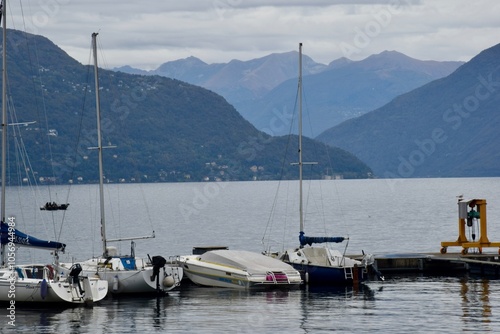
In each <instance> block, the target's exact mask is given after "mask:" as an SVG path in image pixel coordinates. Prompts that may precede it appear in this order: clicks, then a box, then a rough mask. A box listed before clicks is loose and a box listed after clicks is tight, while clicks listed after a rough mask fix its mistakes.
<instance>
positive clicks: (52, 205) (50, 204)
mask: <svg viewBox="0 0 500 334" xmlns="http://www.w3.org/2000/svg"><path fill="white" fill-rule="evenodd" d="M68 206H69V203H64V204H57V203H56V202H47V203H45V205H44V206H41V207H40V210H46V211H57V210H66V209H67V208H68Z"/></svg>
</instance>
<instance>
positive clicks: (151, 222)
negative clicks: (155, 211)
mask: <svg viewBox="0 0 500 334" xmlns="http://www.w3.org/2000/svg"><path fill="white" fill-rule="evenodd" d="M139 189H141V197H142V200H143V201H144V206H145V207H146V214H147V216H148V221H149V227H151V230H152V231H153V232H154V226H153V221H152V220H151V213H150V211H149V206H148V201H146V196H145V194H144V189H143V188H142V183H139Z"/></svg>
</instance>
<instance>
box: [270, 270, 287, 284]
mask: <svg viewBox="0 0 500 334" xmlns="http://www.w3.org/2000/svg"><path fill="white" fill-rule="evenodd" d="M266 282H272V283H274V284H281V283H290V280H289V279H288V275H287V274H286V273H284V272H280V271H278V272H273V271H268V272H266Z"/></svg>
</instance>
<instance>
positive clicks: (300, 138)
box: [299, 43, 304, 232]
mask: <svg viewBox="0 0 500 334" xmlns="http://www.w3.org/2000/svg"><path fill="white" fill-rule="evenodd" d="M302 165H303V164H302V43H299V214H300V232H303V231H304V209H303V204H302V167H303V166H302Z"/></svg>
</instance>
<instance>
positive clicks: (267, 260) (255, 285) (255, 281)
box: [179, 249, 302, 290]
mask: <svg viewBox="0 0 500 334" xmlns="http://www.w3.org/2000/svg"><path fill="white" fill-rule="evenodd" d="M179 264H180V266H181V267H182V268H183V269H184V273H185V274H186V276H187V277H188V278H189V279H190V280H191V281H192V282H193V283H195V284H198V285H203V286H211V287H221V288H234V289H242V290H250V289H273V288H296V287H299V286H300V284H301V283H302V279H301V277H300V273H299V272H298V271H297V270H295V269H294V268H293V267H292V266H290V265H288V264H286V263H284V262H282V261H279V260H277V259H273V258H271V257H269V256H265V255H262V254H259V253H254V252H249V251H242V250H228V249H222V250H213V251H208V252H205V253H203V254H201V255H187V256H181V257H180V259H179Z"/></svg>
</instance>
